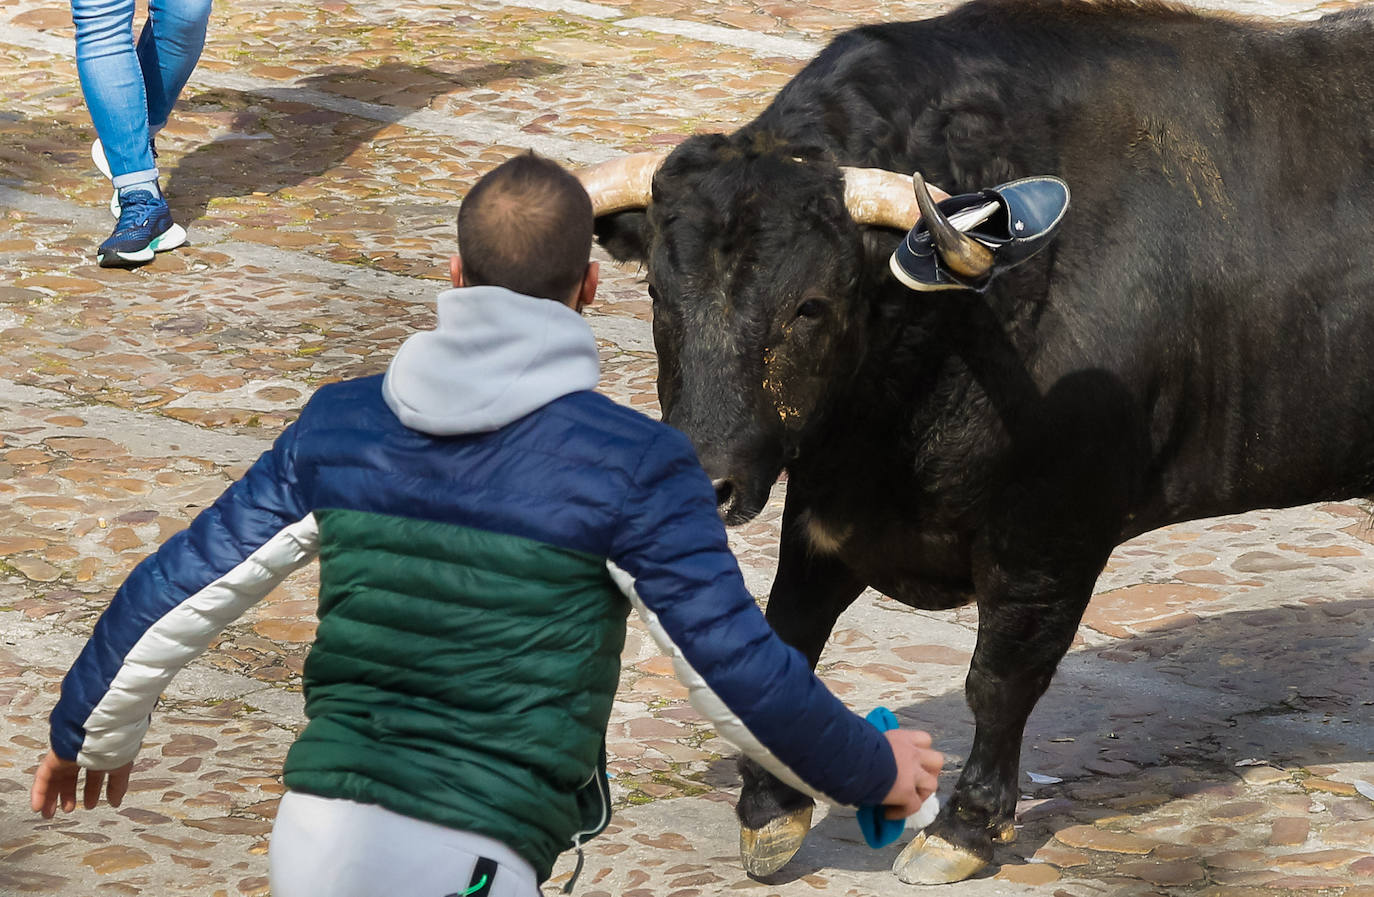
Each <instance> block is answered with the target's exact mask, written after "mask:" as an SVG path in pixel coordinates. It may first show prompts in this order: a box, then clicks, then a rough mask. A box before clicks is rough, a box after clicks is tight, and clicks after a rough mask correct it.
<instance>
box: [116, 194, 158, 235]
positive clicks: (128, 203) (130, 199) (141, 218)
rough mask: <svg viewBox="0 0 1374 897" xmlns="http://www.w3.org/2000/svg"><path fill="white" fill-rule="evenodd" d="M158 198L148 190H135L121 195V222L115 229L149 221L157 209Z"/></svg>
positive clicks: (122, 228)
mask: <svg viewBox="0 0 1374 897" xmlns="http://www.w3.org/2000/svg"><path fill="white" fill-rule="evenodd" d="M157 206H158V198H157V197H156V196H154V195H153V194H151V193H149V192H148V191H147V190H133V191H130V192H129V193H125V194H121V195H120V197H119V224H118V225H116V227H115V230H124V229H125V228H130V227H138V226H140V225H142V224H145V223H147V221H148V219H149V218H151V217H153V214H154V213H155V212H156V211H157Z"/></svg>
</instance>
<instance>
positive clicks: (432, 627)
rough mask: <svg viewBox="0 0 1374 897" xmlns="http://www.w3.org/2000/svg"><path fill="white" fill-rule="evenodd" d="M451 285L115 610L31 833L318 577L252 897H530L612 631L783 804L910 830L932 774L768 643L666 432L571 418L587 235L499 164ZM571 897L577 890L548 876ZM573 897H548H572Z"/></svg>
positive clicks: (584, 791) (52, 764)
mask: <svg viewBox="0 0 1374 897" xmlns="http://www.w3.org/2000/svg"><path fill="white" fill-rule="evenodd" d="M458 240H459V251H460V255H456V256H454V257H453V258H452V259H451V260H450V275H451V279H452V282H453V285H454V288H453V289H451V290H448V291H446V292H444V293H442V294H441V295H440V296H439V299H438V323H437V326H436V328H435V329H434V330H433V331H428V332H422V333H419V334H416V335H414V336H412V337H410V338H409V339H408V340H406V342H405V343H404V344H403V345H402V346H401V348H400V350H399V351H398V352H397V354H396V357H395V358H394V360H393V361H392V362H391V364H390V365H389V367H388V368H387V371H386V373H385V374H384V375H379V376H373V377H365V378H361V379H354V380H347V381H343V382H340V383H335V384H331V385H328V386H325V387H323V388H321V389H320V390H319V391H318V392H316V393H315V395H314V396H313V397H312V398H311V400H310V401H309V402H308V403H307V404H306V406H305V408H304V409H303V410H302V412H301V415H300V417H299V419H298V420H297V421H296V422H295V423H293V424H292V425H291V426H289V427H288V428H287V429H286V430H285V431H284V432H283V433H282V435H281V436H280V437H279V438H278V439H277V441H276V443H275V444H274V445H273V447H272V448H271V449H270V450H269V451H268V452H266V453H265V454H264V455H263V456H262V457H261V458H260V459H258V461H257V462H256V463H255V464H254V465H253V466H252V467H251V468H250V469H249V471H248V472H247V474H245V476H244V477H243V479H241V480H240V481H238V482H236V483H234V484H233V485H231V486H230V487H229V488H228V490H226V492H225V493H224V495H222V496H221V497H220V498H219V499H218V500H217V501H216V502H215V503H214V504H213V505H212V506H211V507H210V508H208V509H206V510H205V511H203V512H202V513H201V514H199V515H198V516H197V517H196V518H195V520H194V521H193V522H192V523H191V526H190V527H189V528H188V529H187V530H185V531H184V532H181V533H179V534H177V535H175V536H173V537H172V538H171V539H169V540H168V541H167V542H166V543H165V544H164V545H163V546H162V547H161V548H160V549H159V550H158V551H157V552H156V553H155V554H154V555H152V556H151V557H149V558H147V559H145V560H144V561H143V562H142V563H141V564H139V566H138V567H136V568H135V569H134V570H133V572H132V573H131V574H130V575H129V578H128V579H127V580H126V581H125V583H124V584H123V585H122V586H121V587H120V589H119V590H118V592H117V593H116V594H115V596H114V599H113V601H112V602H111V604H110V607H109V608H108V609H107V610H106V611H105V613H104V614H103V615H102V617H101V618H100V620H99V621H98V622H97V624H96V626H95V631H94V634H93V635H92V637H91V639H90V641H89V642H88V643H87V645H86V647H85V648H84V650H83V651H82V652H81V654H80V656H79V657H78V659H77V660H76V663H75V664H74V665H73V667H72V669H71V671H70V672H69V673H68V674H67V676H66V678H65V679H64V681H63V685H62V694H61V698H60V700H59V702H58V704H57V707H56V708H55V709H54V711H53V713H52V716H51V745H52V749H51V751H50V752H49V754H48V756H47V757H46V759H44V760H43V761H42V763H41V765H40V766H39V768H38V771H37V773H36V775H35V777H34V783H33V790H32V795H31V800H32V806H33V808H34V810H35V811H37V812H41V813H42V814H43V815H44V816H49V817H50V816H52V815H53V814H54V813H55V811H56V809H57V807H58V806H61V807H62V808H63V809H64V810H71V809H74V808H75V806H76V792H77V789H78V785H79V783H78V780H79V777H80V772H81V770H82V769H84V770H86V775H85V783H84V787H83V788H82V792H83V799H82V803H83V805H84V806H86V807H88V808H89V807H94V806H95V805H96V804H97V803H98V801H99V798H100V793H101V789H102V787H105V788H106V794H107V796H108V798H109V800H110V802H111V803H112V804H116V805H117V804H118V803H119V802H120V800H121V799H122V797H123V795H124V793H125V790H126V789H127V787H128V782H129V775H130V768H131V765H132V763H133V760H134V758H135V756H136V755H137V753H138V750H139V746H140V744H141V743H142V741H143V737H144V734H145V732H146V730H147V727H148V724H149V714H150V713H151V711H152V710H153V707H154V705H155V704H156V702H157V699H158V696H159V695H160V694H161V693H162V691H163V690H164V689H165V688H166V687H167V684H168V682H169V681H170V680H171V678H172V676H173V675H174V674H175V673H176V672H177V671H178V670H180V669H181V668H182V667H183V666H184V665H185V664H186V663H187V662H188V661H190V660H191V659H192V658H194V657H196V656H197V655H198V654H200V653H201V652H202V651H204V650H205V648H206V647H207V645H208V644H209V643H210V641H211V640H212V639H214V637H215V635H216V634H217V633H218V632H219V631H220V630H221V629H222V628H223V627H224V626H225V625H227V624H228V623H229V622H230V621H232V620H233V619H234V618H236V617H237V616H239V615H240V614H242V613H243V612H244V611H245V610H246V609H247V608H248V607H250V606H251V605H252V604H253V603H254V602H256V601H258V600H260V599H261V598H263V597H264V596H265V595H267V594H268V593H269V592H270V591H271V590H272V589H273V588H274V587H275V586H276V585H277V583H278V582H280V580H281V579H282V578H283V577H284V576H286V575H287V574H288V573H289V572H290V571H292V570H294V569H296V568H298V567H300V566H301V565H303V564H305V563H306V562H307V561H309V560H310V559H311V558H312V557H314V556H316V555H317V554H318V555H319V558H320V594H319V607H318V617H319V628H318V631H317V633H316V637H315V641H314V644H313V645H312V647H311V649H310V653H309V656H308V658H307V660H306V663H305V670H304V676H303V686H304V691H305V712H306V716H307V718H308V724H307V725H306V726H305V728H304V730H303V731H302V732H301V734H300V736H299V737H298V739H297V740H296V742H295V744H293V745H292V747H291V749H290V751H289V753H288V754H287V757H286V764H285V784H286V786H287V788H288V791H287V793H286V794H285V795H284V796H283V798H282V800H281V804H280V807H279V809H278V812H277V818H276V823H275V826H274V828H273V833H272V842H271V849H270V859H269V862H270V877H271V886H272V893H273V895H274V897H305V895H329V897H452V895H456V894H463V895H473V897H475V895H492V897H511V895H517V897H533V895H535V894H536V891H537V888H538V885H539V884H540V883H541V882H543V881H544V880H546V879H547V878H548V877H549V875H550V873H551V870H552V867H553V864H554V860H555V858H556V857H557V856H558V854H559V853H560V852H562V851H565V850H568V849H575V850H577V851H578V852H579V867H580V864H581V863H580V860H581V857H580V852H581V849H582V845H583V844H584V843H585V842H586V841H587V839H589V838H591V837H592V836H594V835H596V834H598V833H599V832H600V831H602V829H604V828H605V826H606V824H607V823H608V821H609V819H610V804H609V793H608V789H607V781H606V726H607V721H608V719H609V716H610V712H611V702H612V699H613V696H614V694H615V690H616V686H617V682H618V677H619V670H620V653H621V651H622V648H623V644H624V639H625V626H626V616H627V613H628V611H629V609H630V607H631V606H633V607H634V608H635V609H636V610H638V612H639V613H640V614H641V616H643V618H644V619H645V620H646V622H647V625H648V627H649V629H650V631H651V632H652V633H653V635H654V637H655V639H656V640H657V641H658V643H659V644H660V645H661V646H662V647H663V648H664V650H665V651H667V652H668V653H669V654H670V655H671V656H672V658H673V661H674V665H675V668H676V670H677V673H678V675H679V676H680V677H681V678H682V679H683V681H684V682H685V683H686V685H687V686H688V689H689V693H690V696H691V700H692V702H693V704H694V705H695V706H696V707H697V708H698V709H699V710H700V711H701V712H702V713H703V714H704V715H705V716H706V717H708V718H709V719H710V720H711V721H712V722H713V723H714V724H715V725H716V726H717V728H718V729H719V730H720V732H721V734H722V735H724V736H725V737H726V738H727V739H729V740H730V741H731V742H733V743H734V744H735V745H737V746H738V747H740V748H741V750H743V751H744V752H745V753H746V754H748V755H749V756H750V757H752V758H754V759H755V760H757V761H758V762H759V763H761V764H762V765H763V766H765V767H766V768H768V769H769V770H771V771H772V772H774V773H775V774H777V775H778V776H779V777H780V778H782V779H783V780H785V781H787V782H789V783H791V784H793V785H794V786H795V787H798V788H802V789H804V790H806V791H808V792H809V793H811V794H813V795H816V796H818V797H820V798H822V799H825V800H829V801H832V802H836V803H840V804H847V805H862V804H884V805H886V806H887V808H888V809H887V814H888V815H889V816H891V817H893V818H903V817H905V816H908V815H910V814H912V813H915V812H916V811H917V810H918V809H919V808H920V807H921V805H922V803H923V802H924V801H925V800H926V799H927V798H928V797H929V796H931V795H932V794H933V792H934V791H935V788H936V784H937V774H938V772H939V770H940V767H941V765H942V763H943V759H942V757H941V755H940V754H939V753H938V752H936V751H934V750H932V749H931V747H930V743H931V742H930V736H929V735H928V734H926V733H925V732H920V731H916V730H895V731H888V732H880V731H879V730H878V729H877V728H876V727H875V726H874V725H870V724H869V723H868V722H866V721H865V720H863V719H862V718H860V717H858V716H856V715H855V714H854V713H852V712H850V711H849V710H847V709H846V708H845V707H844V706H843V705H842V704H841V703H840V701H839V700H838V699H837V698H836V697H835V696H834V695H832V694H831V693H830V692H829V691H828V690H827V689H826V687H825V686H824V685H823V684H822V683H821V682H820V680H819V679H817V678H816V676H815V675H814V674H813V673H812V671H811V669H810V665H809V664H808V663H807V661H806V659H805V658H804V657H803V656H802V655H801V654H800V653H798V652H797V651H796V650H795V649H793V648H791V647H788V646H787V645H785V644H784V643H783V642H782V641H781V640H780V639H779V638H778V637H777V636H776V635H775V634H774V633H773V631H772V630H771V629H770V628H769V626H768V624H767V622H766V621H765V620H764V618H763V615H762V614H761V613H760V612H759V610H758V607H757V605H756V604H755V603H754V599H753V597H752V596H751V595H750V593H749V591H748V589H747V588H745V585H744V580H743V578H742V577H741V574H740V570H739V567H738V565H737V563H736V560H735V558H734V556H733V555H732V554H731V552H730V549H729V546H728V544H727V541H726V535H725V530H724V527H723V525H722V523H721V520H720V517H719V515H718V514H717V511H716V500H715V491H714V489H713V488H712V486H711V483H710V481H709V480H708V478H707V476H706V474H705V472H704V471H703V470H702V469H701V467H700V465H699V464H698V462H697V458H696V455H695V453H694V451H693V449H692V446H691V444H690V443H689V442H688V440H687V438H686V437H685V436H684V435H683V434H682V433H680V432H679V431H677V430H675V429H673V428H671V427H669V426H667V425H665V424H662V423H659V422H657V421H654V420H652V419H650V418H648V417H645V416H644V415H642V414H639V413H638V412H636V411H633V410H631V409H629V408H626V407H624V406H621V405H617V404H616V403H614V402H613V401H611V400H610V399H608V398H606V397H605V396H603V395H601V394H600V393H598V392H596V386H597V383H598V380H599V376H600V372H599V364H598V353H597V345H596V340H595V339H594V337H593V335H592V331H591V329H590V328H589V327H588V326H587V323H586V321H585V320H584V319H583V318H582V317H581V314H580V313H581V312H582V311H583V309H585V308H586V307H587V306H588V305H590V304H591V303H592V301H593V298H594V296H595V293H596V287H597V279H598V273H599V272H598V267H597V264H596V263H595V262H591V261H589V255H590V252H591V243H592V208H591V203H590V201H589V199H588V197H587V194H586V192H585V191H584V190H583V188H582V186H581V185H580V184H579V183H578V181H577V180H576V179H575V178H574V177H573V176H572V175H571V174H569V173H568V172H566V171H565V170H563V169H562V168H561V167H559V166H558V165H557V164H555V163H554V162H551V161H549V160H546V159H543V158H540V157H538V156H535V155H533V154H527V155H521V156H517V157H515V158H513V159H511V160H509V161H507V162H505V163H503V164H502V165H500V166H499V167H497V168H496V169H495V170H493V171H492V172H491V173H489V174H488V175H486V176H485V177H484V178H482V179H481V180H480V181H479V182H478V183H477V184H476V186H474V187H473V189H472V190H471V192H470V193H469V194H468V196H467V198H466V200H465V201H464V202H463V204H462V206H461V209H460V211H459V215H458ZM575 877H576V876H575V875H574V879H575ZM570 884H571V883H570Z"/></svg>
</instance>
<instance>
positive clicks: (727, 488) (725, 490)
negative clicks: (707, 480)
mask: <svg viewBox="0 0 1374 897" xmlns="http://www.w3.org/2000/svg"><path fill="white" fill-rule="evenodd" d="M711 485H712V486H715V487H716V507H721V506H723V505H724V504H725V503H726V502H728V501H729V500H730V496H732V495H734V494H735V483H734V481H733V480H729V479H719V480H712V481H711Z"/></svg>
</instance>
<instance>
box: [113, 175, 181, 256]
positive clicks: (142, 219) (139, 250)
mask: <svg viewBox="0 0 1374 897" xmlns="http://www.w3.org/2000/svg"><path fill="white" fill-rule="evenodd" d="M185 242H186V231H185V230H183V229H182V227H181V225H179V224H177V223H176V222H174V221H173V220H172V212H171V210H170V209H168V208H167V200H165V199H163V198H162V197H161V196H154V195H153V194H152V193H149V192H148V191H147V190H133V191H131V192H129V193H127V194H126V195H125V196H124V197H123V204H122V206H121V208H120V210H119V223H118V224H116V225H115V229H114V233H112V234H110V238H109V239H108V240H106V241H105V242H104V243H101V244H100V248H99V249H97V250H96V252H95V257H96V259H97V261H99V262H100V267H102V268H133V267H137V266H138V265H141V264H143V263H144V262H150V261H152V259H153V254H154V253H157V252H165V251H166V250H168V249H175V248H177V247H178V246H180V245H181V244H182V243H185Z"/></svg>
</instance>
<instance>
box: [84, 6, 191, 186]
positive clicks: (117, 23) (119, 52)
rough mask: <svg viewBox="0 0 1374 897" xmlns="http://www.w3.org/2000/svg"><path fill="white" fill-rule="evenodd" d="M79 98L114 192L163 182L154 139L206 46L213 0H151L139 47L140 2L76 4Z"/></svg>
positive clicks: (165, 122) (165, 121)
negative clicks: (88, 114) (136, 24)
mask: <svg viewBox="0 0 1374 897" xmlns="http://www.w3.org/2000/svg"><path fill="white" fill-rule="evenodd" d="M71 4H72V22H73V23H74V24H75V25H76V71H77V74H78V75H80V76H81V92H82V94H84V95H85V97H86V106H87V107H88V108H89V109H90V111H91V121H92V123H94V124H95V132H96V134H98V135H99V136H100V143H101V145H102V146H103V147H104V148H105V158H106V159H108V160H109V162H110V171H111V172H112V173H113V174H114V185H115V187H116V188H119V187H123V186H126V185H128V184H134V183H139V182H141V181H147V180H150V179H153V178H156V177H157V163H156V162H154V161H153V150H152V146H151V143H150V138H151V136H152V135H153V134H155V133H157V131H158V130H159V129H160V128H161V127H162V126H163V125H165V124H167V116H168V115H170V114H171V112H172V105H173V104H174V103H176V100H177V97H178V96H179V95H180V94H181V89H182V88H183V87H185V86H186V79H188V78H190V77H191V70H192V69H194V68H195V67H196V62H197V61H198V60H199V59H200V51H201V49H202V48H203V47H204V46H205V25H206V22H208V21H209V19H210V0H149V2H148V20H147V21H146V22H144V24H143V32H142V33H141V34H140V35H139V37H138V46H137V48H135V46H134V38H133V25H134V0H71Z"/></svg>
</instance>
